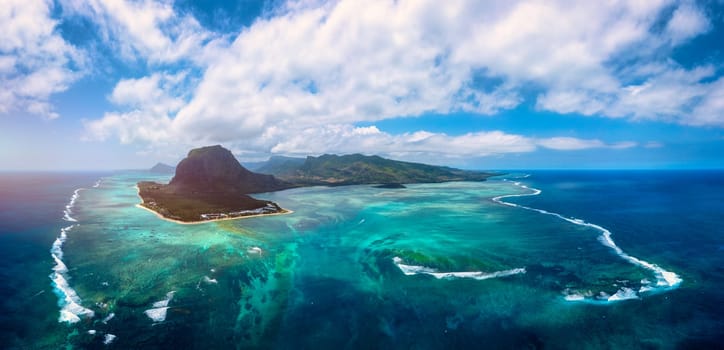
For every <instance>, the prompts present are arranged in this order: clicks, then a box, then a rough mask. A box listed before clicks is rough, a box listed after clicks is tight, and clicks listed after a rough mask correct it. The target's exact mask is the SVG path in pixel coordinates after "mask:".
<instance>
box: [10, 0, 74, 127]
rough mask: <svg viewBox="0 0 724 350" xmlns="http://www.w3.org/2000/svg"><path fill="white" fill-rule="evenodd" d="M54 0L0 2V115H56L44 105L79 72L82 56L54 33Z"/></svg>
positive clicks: (11, 0)
mask: <svg viewBox="0 0 724 350" xmlns="http://www.w3.org/2000/svg"><path fill="white" fill-rule="evenodd" d="M51 10H52V1H25V0H7V1H4V2H3V4H2V6H0V33H2V40H0V86H2V90H3V92H0V113H10V112H17V111H24V112H28V113H31V114H37V115H40V116H43V117H46V118H49V119H53V118H57V117H58V114H57V113H56V112H54V111H53V108H52V106H51V105H50V104H49V103H48V99H49V98H50V96H51V95H53V94H55V93H58V92H62V91H65V90H66V89H67V88H68V87H69V86H70V84H72V83H73V82H75V81H76V80H77V79H78V78H80V76H81V75H82V68H81V67H82V66H83V65H84V63H85V57H84V55H83V53H82V52H80V51H79V50H78V49H76V48H75V47H73V46H72V45H70V44H69V43H67V42H66V41H65V40H64V39H63V38H62V37H61V36H60V35H59V34H58V32H57V31H56V25H57V23H56V21H55V20H53V19H52V18H51V15H50V14H51Z"/></svg>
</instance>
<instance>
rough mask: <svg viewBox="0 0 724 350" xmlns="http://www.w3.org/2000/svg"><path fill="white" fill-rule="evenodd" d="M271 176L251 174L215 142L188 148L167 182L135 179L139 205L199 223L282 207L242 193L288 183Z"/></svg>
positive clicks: (273, 211)
mask: <svg viewBox="0 0 724 350" xmlns="http://www.w3.org/2000/svg"><path fill="white" fill-rule="evenodd" d="M292 186H293V185H291V184H289V183H287V182H284V181H281V180H279V179H277V178H275V177H274V176H272V175H266V174H257V173H254V172H251V171H249V170H247V169H246V168H244V167H243V166H241V164H239V161H237V160H236V158H235V157H234V156H233V155H232V154H231V152H230V151H229V150H227V149H225V148H223V147H221V146H210V147H202V148H197V149H193V150H191V151H190V152H189V153H188V156H187V157H186V158H184V159H183V160H182V161H181V162H180V163H179V164H178V166H177V167H176V173H175V175H174V177H173V179H171V182H169V183H168V184H159V183H156V182H150V181H141V182H139V183H138V192H139V196H141V199H142V200H143V202H142V203H141V206H143V207H144V208H146V209H150V210H152V211H154V212H156V213H158V214H159V215H161V216H163V217H165V218H168V219H172V220H177V221H182V222H201V221H207V220H212V219H225V218H235V217H240V216H249V215H260V214H278V213H286V212H287V211H286V210H284V209H282V208H280V207H279V206H278V205H277V204H276V203H273V202H270V201H264V200H258V199H255V198H252V197H250V196H248V195H247V194H250V193H261V192H270V191H277V190H282V189H285V188H290V187H292Z"/></svg>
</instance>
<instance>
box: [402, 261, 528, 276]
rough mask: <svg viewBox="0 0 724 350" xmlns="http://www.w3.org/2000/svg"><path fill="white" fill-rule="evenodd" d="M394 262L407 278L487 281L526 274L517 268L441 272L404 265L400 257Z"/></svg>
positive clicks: (522, 269) (423, 267) (425, 267)
mask: <svg viewBox="0 0 724 350" xmlns="http://www.w3.org/2000/svg"><path fill="white" fill-rule="evenodd" d="M392 261H393V262H394V263H395V265H397V267H398V268H399V269H400V271H402V273H404V274H405V275H407V276H411V275H418V274H425V275H430V276H433V277H435V278H437V279H443V278H446V279H447V278H472V279H476V280H486V279H490V278H497V277H505V276H511V275H517V274H520V273H525V268H517V269H510V270H502V271H495V272H482V271H463V272H439V271H437V270H436V269H433V268H431V267H427V266H417V265H407V264H403V263H402V259H401V258H400V257H397V256H396V257H394V258H392Z"/></svg>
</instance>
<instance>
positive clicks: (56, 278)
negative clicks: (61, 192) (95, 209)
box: [49, 180, 100, 323]
mask: <svg viewBox="0 0 724 350" xmlns="http://www.w3.org/2000/svg"><path fill="white" fill-rule="evenodd" d="M96 184H100V180H99V181H98V182H96ZM94 187H97V186H94ZM82 190H83V188H78V189H76V190H75V191H73V195H72V196H71V197H70V200H69V201H68V204H66V205H65V209H64V210H63V220H65V221H68V222H73V223H76V222H78V220H77V219H76V218H74V217H73V216H72V215H73V207H74V206H75V202H76V201H77V200H78V197H79V195H80V191H82ZM76 226H78V224H72V225H70V226H66V227H63V228H61V229H60V234H59V235H58V237H57V238H56V239H55V241H53V245H52V246H51V248H50V255H51V257H52V258H53V261H54V262H55V265H54V266H53V273H51V274H50V276H49V277H50V279H51V281H53V282H52V285H53V292H54V293H55V294H56V295H57V296H58V299H59V300H58V306H59V307H60V316H59V317H58V322H68V323H76V322H78V321H80V320H81V318H82V317H88V318H90V317H93V316H94V315H95V313H94V312H93V310H91V309H88V308H86V307H83V306H82V305H81V299H80V297H79V296H78V293H77V292H76V291H75V290H74V289H73V288H71V286H70V284H69V283H68V279H69V277H68V266H66V264H65V263H64V262H63V244H64V243H65V241H66V240H67V239H68V232H70V231H71V230H73V228H75V227H76Z"/></svg>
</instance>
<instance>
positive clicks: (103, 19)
mask: <svg viewBox="0 0 724 350" xmlns="http://www.w3.org/2000/svg"><path fill="white" fill-rule="evenodd" d="M60 3H61V4H62V7H63V10H64V11H65V12H66V13H67V14H69V15H77V16H84V17H86V18H89V19H91V20H92V21H93V22H94V23H95V24H96V25H97V28H98V29H99V30H100V34H101V36H102V37H103V39H104V41H105V42H106V43H107V44H110V45H111V46H113V47H115V48H116V49H117V51H118V52H120V53H121V55H122V57H124V58H126V59H136V58H139V59H142V60H147V61H149V62H151V63H167V62H174V61H178V60H182V59H186V60H189V61H195V60H198V59H201V58H202V57H203V52H204V49H203V48H204V46H207V45H211V46H213V45H214V44H215V42H214V41H213V40H214V39H217V36H216V35H215V34H213V33H211V32H209V31H207V30H206V29H204V28H203V27H202V26H201V25H200V24H199V22H198V21H197V20H196V19H195V18H193V17H192V16H189V15H180V14H178V13H176V12H175V11H174V8H173V4H172V3H171V2H165V1H153V0H140V1H125V0H61V1H60Z"/></svg>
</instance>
